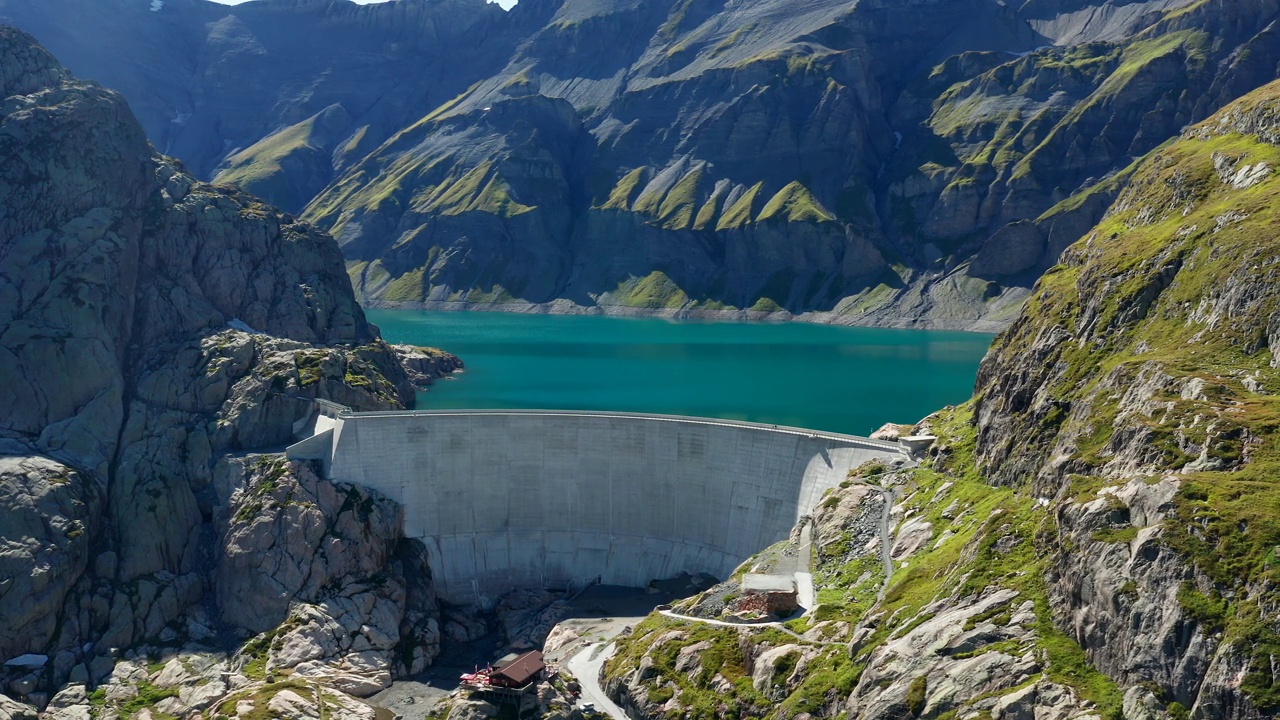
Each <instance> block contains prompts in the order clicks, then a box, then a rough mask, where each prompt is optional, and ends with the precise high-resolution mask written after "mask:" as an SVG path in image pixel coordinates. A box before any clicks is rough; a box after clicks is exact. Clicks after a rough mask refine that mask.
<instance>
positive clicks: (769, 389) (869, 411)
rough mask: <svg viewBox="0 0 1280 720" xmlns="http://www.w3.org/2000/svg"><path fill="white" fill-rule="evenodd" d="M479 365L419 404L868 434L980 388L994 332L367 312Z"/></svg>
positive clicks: (393, 331) (391, 335)
mask: <svg viewBox="0 0 1280 720" xmlns="http://www.w3.org/2000/svg"><path fill="white" fill-rule="evenodd" d="M366 312H367V314H368V316H369V319H370V320H371V321H372V322H374V323H375V324H377V325H378V326H379V327H380V328H381V329H382V334H383V337H385V338H386V339H387V340H388V341H390V342H393V343H411V344H415V345H430V346H434V347H439V348H443V349H445V350H448V351H449V352H452V353H454V354H456V355H458V356H459V357H461V358H462V360H463V362H464V363H465V364H466V371H465V372H463V373H461V374H458V375H456V376H454V377H453V378H450V379H447V380H440V381H437V382H436V384H435V385H433V386H432V387H431V390H430V391H429V392H426V393H422V394H420V395H419V396H418V407H419V408H421V409H426V410H442V409H458V408H472V409H492V408H509V409H544V410H617V411H632V412H648V413H663V414H670V415H694V416H700V417H713V418H725V419H733V420H750V421H753V422H762V423H772V424H778V425H792V426H796V427H804V428H813V429H817V430H828V431H833V432H843V433H851V434H857V435H865V434H867V433H870V432H872V431H874V430H875V429H876V428H878V427H879V426H880V425H882V424H884V423H886V422H901V423H910V422H915V421H916V420H919V419H920V418H922V417H924V416H925V415H927V414H929V413H931V412H933V411H934V410H937V409H939V408H941V407H943V406H945V405H950V404H955V403H958V402H963V401H964V400H966V399H968V398H969V396H970V395H971V394H972V391H973V381H974V377H975V376H976V374H977V370H978V363H979V362H980V361H981V360H982V356H983V354H984V353H986V351H987V347H988V346H989V345H990V344H991V340H992V337H993V336H991V335H982V334H976V333H963V332H942V331H931V330H884V329H878V328H850V327H835V326H830V325H810V324H803V323H736V322H706V321H696V320H687V321H686V320H682V321H671V320H663V319H648V318H645V319H636V318H617V317H603V316H597V315H589V316H584V315H524V314H514V313H490V312H424V311H416V310H367V311H366Z"/></svg>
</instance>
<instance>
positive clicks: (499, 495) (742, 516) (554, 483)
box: [288, 402, 908, 607]
mask: <svg viewBox="0 0 1280 720" xmlns="http://www.w3.org/2000/svg"><path fill="white" fill-rule="evenodd" d="M318 406H319V408H320V409H319V416H318V417H317V418H316V421H315V430H314V434H313V435H311V436H310V437H308V438H306V439H305V440H302V441H300V442H298V443H296V444H294V445H292V446H290V448H289V450H288V456H289V457H290V458H292V459H298V460H304V459H305V460H315V461H319V462H320V463H321V464H322V466H323V469H324V474H325V476H326V477H328V478H329V479H331V480H333V481H337V482H347V483H352V484H355V485H359V486H362V487H367V488H371V489H373V490H376V491H377V492H379V493H381V494H383V495H385V496H387V497H389V498H391V499H393V500H396V501H397V502H399V503H400V504H401V505H402V506H403V508H404V533H405V536H406V537H410V538H417V539H419V540H421V541H422V542H423V544H424V545H425V546H426V548H427V551H428V554H429V556H430V561H431V567H432V571H433V575H434V579H435V584H436V589H437V592H438V593H439V595H440V597H441V599H443V600H445V601H448V602H451V603H456V604H476V605H479V606H481V607H491V606H492V604H493V603H494V602H495V601H496V600H497V599H498V598H499V597H501V596H502V595H503V594H504V593H506V592H508V591H510V590H512V589H515V588H521V587H542V588H563V589H576V588H581V587H584V586H585V585H587V584H589V583H591V582H593V581H596V580H599V581H600V582H603V583H605V584H611V585H625V586H631V587H645V586H646V585H648V583H649V581H650V580H653V579H655V578H667V577H672V576H674V575H677V574H679V573H681V572H688V573H691V574H696V573H707V574H710V575H713V576H715V577H717V578H724V577H728V576H729V575H730V574H731V573H732V572H733V570H734V568H736V567H737V566H738V565H739V564H741V563H742V562H743V561H744V560H746V559H747V558H749V557H751V556H752V555H754V554H755V553H757V552H759V551H760V550H763V549H764V548H766V547H768V546H769V545H772V544H773V543H775V542H778V541H780V540H783V539H785V538H786V537H787V536H788V534H789V533H790V532H791V528H792V527H793V526H794V525H795V524H796V522H797V521H798V520H799V519H800V518H801V517H803V516H804V515H806V514H808V513H809V512H811V511H812V510H813V508H814V507H815V505H816V504H817V503H818V502H819V501H820V500H821V498H822V496H823V494H824V493H825V492H827V491H828V490H830V489H831V488H834V487H836V486H838V485H839V484H840V483H841V482H843V481H844V480H845V479H846V478H847V477H848V474H849V471H850V470H851V469H853V468H855V467H857V466H859V465H861V464H862V463H865V462H867V461H869V460H877V459H878V460H882V461H885V462H889V463H892V462H895V461H901V460H906V459H907V457H908V456H907V453H906V452H905V451H904V450H903V448H902V447H900V446H899V445H898V444H896V443H890V442H882V441H876V440H870V439H867V438H862V437H857V436H852V435H838V434H834V433H826V432H820V431H816V430H805V429H801V428H789V427H778V426H772V425H760V424H755V423H747V422H735V421H728V420H714V419H705V418H689V417H677V416H665V415H637V414H627V413H608V412H572V411H531V410H512V411H506V410H475V411H456V410H451V411H389V412H368V413H362V412H352V411H351V410H349V409H347V408H344V407H342V406H339V405H334V404H332V403H325V402H321V403H318Z"/></svg>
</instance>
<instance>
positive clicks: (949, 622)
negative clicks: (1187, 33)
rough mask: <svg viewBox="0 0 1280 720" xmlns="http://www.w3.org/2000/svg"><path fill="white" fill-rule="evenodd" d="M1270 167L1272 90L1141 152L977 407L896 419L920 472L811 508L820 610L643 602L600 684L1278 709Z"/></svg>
mask: <svg viewBox="0 0 1280 720" xmlns="http://www.w3.org/2000/svg"><path fill="white" fill-rule="evenodd" d="M1277 167H1280V85H1278V84H1271V85H1267V86H1265V87H1264V88H1262V89H1260V90H1258V91H1255V92H1253V93H1251V94H1249V95H1247V96H1245V98H1243V99H1242V100H1240V101H1237V102H1235V103H1232V104H1231V105H1229V106H1228V107H1227V108H1225V109H1224V110H1222V111H1220V112H1218V113H1217V114H1215V115H1213V116H1212V117H1210V118H1209V119H1208V120H1206V121H1205V122H1203V123H1201V124H1198V125H1195V126H1193V127H1191V128H1189V129H1188V130H1186V131H1185V132H1183V133H1182V134H1181V135H1180V136H1179V138H1178V139H1177V140H1176V141H1175V142H1173V143H1171V144H1168V145H1167V146H1165V147H1163V148H1162V149H1160V150H1158V151H1157V152H1155V153H1153V154H1152V155H1151V157H1149V158H1147V159H1146V160H1144V161H1143V162H1142V163H1140V164H1139V165H1137V166H1136V167H1135V168H1134V170H1133V173H1132V178H1131V180H1130V181H1128V183H1127V188H1126V189H1125V190H1124V191H1123V192H1121V193H1119V195H1118V199H1117V201H1116V202H1115V203H1114V205H1113V206H1112V207H1111V209H1110V211H1109V212H1108V213H1107V215H1106V217H1105V218H1104V219H1103V220H1102V222H1101V223H1100V224H1099V225H1098V226H1097V227H1095V228H1094V229H1093V230H1091V231H1090V232H1089V233H1088V234H1087V235H1086V237H1085V238H1084V239H1083V240H1081V241H1080V242H1078V243H1077V244H1075V245H1073V246H1072V247H1071V248H1070V249H1068V251H1067V252H1066V254H1065V256H1064V260H1063V263H1062V264H1061V265H1059V266H1056V267H1054V268H1053V269H1052V270H1050V271H1049V273H1048V274H1047V275H1046V276H1045V277H1044V278H1043V279H1042V280H1041V281H1040V283H1039V284H1038V286H1037V290H1036V292H1035V293H1034V295H1033V296H1032V297H1031V299H1030V301H1029V302H1028V303H1027V304H1026V307H1025V309H1024V311H1023V313H1022V314H1021V315H1020V316H1019V318H1018V319H1017V320H1016V321H1015V322H1014V323H1013V325H1012V327H1011V328H1010V329H1009V330H1008V331H1006V332H1005V333H1003V334H1002V335H1001V336H1000V337H999V338H998V339H997V341H996V343H995V345H994V346H993V348H992V352H991V354H990V355H989V356H988V358H987V359H986V361H985V362H984V363H983V366H982V370H981V372H980V374H979V378H978V384H977V392H976V395H975V397H974V399H973V400H972V401H971V402H970V403H968V404H966V405H964V406H961V407H959V408H949V409H947V410H945V411H942V412H941V413H938V414H937V415H935V416H931V417H930V418H928V419H926V420H925V421H924V422H923V423H922V424H921V426H920V427H918V428H917V431H920V432H931V433H935V434H936V435H937V436H938V438H939V440H938V442H937V444H936V445H935V446H934V447H933V448H932V450H931V451H930V456H929V458H928V459H927V460H926V461H925V462H923V463H922V465H921V467H920V468H917V469H910V470H898V471H889V470H888V469H887V468H883V467H875V466H872V467H865V468H862V469H861V470H860V471H859V472H858V473H856V474H855V475H853V476H851V477H850V480H849V482H848V483H846V486H845V487H844V488H842V489H841V490H839V491H836V492H834V493H833V494H831V495H830V496H829V497H828V498H827V499H826V500H825V501H824V502H823V503H822V504H821V506H820V508H819V510H818V511H817V512H815V514H814V517H813V518H812V519H811V522H812V527H813V530H812V532H813V546H814V548H815V558H814V577H815V582H816V583H817V585H818V588H819V589H818V600H819V606H818V608H817V609H816V610H815V611H814V612H812V613H810V614H809V615H808V616H806V617H805V618H803V619H801V620H796V621H792V622H788V623H786V624H785V625H782V626H778V627H772V628H750V627H743V628H731V629H726V628H723V627H715V626H710V625H706V624H700V623H697V622H688V621H683V620H677V619H672V618H670V617H663V616H653V617H651V618H649V619H647V620H646V621H645V622H644V623H643V624H641V625H640V626H638V627H637V628H636V629H635V631H634V632H633V633H632V634H631V635H630V637H629V638H627V639H626V640H625V641H624V642H623V643H621V645H620V648H619V656H618V657H617V658H615V659H614V660H613V661H611V663H610V665H609V666H608V667H607V669H606V676H607V682H608V684H609V687H610V688H611V692H612V693H613V694H614V695H615V696H616V697H617V698H619V700H620V702H623V703H624V704H626V705H627V706H629V707H630V708H632V710H633V712H635V713H636V714H637V715H638V716H642V717H655V718H656V717H670V716H672V715H673V714H674V715H680V716H687V717H707V718H711V717H724V716H737V717H777V718H800V717H835V716H847V717H854V718H994V719H997V720H999V719H1003V718H1032V717H1034V718H1086V717H1089V718H1122V717H1123V718H1129V719H1131V720H1136V719H1152V720H1155V719H1157V718H1158V719H1164V718H1170V719H1175V720H1181V719H1184V718H1203V719H1206V720H1207V719H1209V718H1214V719H1218V718H1232V719H1244V718H1266V717H1275V716H1276V714H1277V713H1278V712H1280V693H1278V692H1277V690H1278V689H1280V671H1278V670H1277V668H1278V667H1280V623H1277V618H1278V617H1280V606H1278V604H1277V603H1278V602H1280V563H1278V562H1277V552H1278V550H1277V548H1280V496H1278V495H1277V491H1276V483H1275V474H1276V473H1275V467H1274V465H1275V462H1276V458H1275V451H1276V447H1277V445H1276V441H1277V432H1280V426H1278V425H1277V421H1276V417H1277V415H1276V412H1275V407H1274V406H1275V400H1274V398H1275V395H1274V394H1273V393H1274V391H1275V387H1276V382H1277V380H1278V379H1280V376H1278V375H1277V370H1276V365H1277V362H1276V359H1275V358H1276V352H1275V346H1276V342H1277V337H1278V336H1277V327H1276V317H1278V315H1277V313H1278V311H1280V308H1278V306H1277V297H1276V284H1275V282H1274V277H1273V275H1274V272H1275V270H1274V268H1275V267H1276V266H1277V262H1278V258H1280V246H1277V245H1276V242H1275V232H1274V227H1275V222H1276V217H1275V212H1276V211H1275V207H1276V197H1277V194H1278V193H1280V180H1277V178H1276V175H1275V170H1276V168H1277ZM882 518H883V524H882ZM806 522H810V520H806ZM796 537H797V538H798V537H799V535H798V534H797V536H796ZM788 549H789V550H792V551H802V548H800V547H799V543H798V540H793V541H792V542H791V543H790V544H789V547H788ZM885 549H887V550H888V556H889V560H890V562H889V565H887V566H886V565H885V564H884V563H885V559H884V558H883V557H882V551H883V550H885ZM705 602H706V599H705V597H704V598H702V599H699V600H696V601H694V602H693V603H692V605H691V607H697V605H698V604H699V603H705Z"/></svg>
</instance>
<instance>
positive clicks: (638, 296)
mask: <svg viewBox="0 0 1280 720" xmlns="http://www.w3.org/2000/svg"><path fill="white" fill-rule="evenodd" d="M614 296H615V298H616V300H615V301H616V302H617V303H618V304H619V305H624V306H626V307H641V308H659V309H668V310H678V309H680V308H682V307H685V306H686V305H688V304H689V296H688V295H687V294H685V292H684V290H681V289H680V286H678V285H676V284H675V281H673V280H672V279H671V278H670V277H668V276H667V274H666V273H664V272H662V271H661V270H654V271H653V272H651V273H649V274H648V275H646V276H644V277H642V278H634V277H633V278H628V279H627V280H624V281H623V282H622V283H620V284H619V285H618V289H617V290H615V291H614Z"/></svg>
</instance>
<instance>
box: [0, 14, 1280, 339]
mask: <svg viewBox="0 0 1280 720" xmlns="http://www.w3.org/2000/svg"><path fill="white" fill-rule="evenodd" d="M68 3H71V4H72V5H74V0H49V2H45V3H39V4H35V3H30V2H26V1H25V0H0V17H8V18H10V19H11V20H12V21H14V22H16V23H17V24H19V25H22V26H24V27H27V28H29V29H31V30H32V31H33V32H35V33H36V34H37V35H38V36H40V37H41V38H43V39H45V40H46V41H47V42H49V43H50V44H51V46H52V47H54V48H55V49H58V50H60V51H63V49H64V48H65V51H64V52H66V53H67V55H68V58H69V62H70V63H71V65H72V67H81V68H83V70H84V71H85V72H89V73H93V74H95V77H97V78H98V79H101V80H103V81H104V82H106V83H108V84H111V85H114V86H117V87H120V88H121V89H122V90H124V92H125V93H126V94H127V95H129V96H130V97H132V98H137V100H138V104H139V106H140V107H142V115H143V118H144V124H145V126H146V127H147V128H148V132H149V134H150V135H151V137H153V138H154V139H156V141H157V144H158V145H159V146H160V147H161V148H165V149H166V151H167V152H171V153H173V154H175V155H178V156H179V157H182V158H184V159H185V160H187V161H188V162H189V163H191V164H192V165H193V166H194V167H195V168H196V169H197V171H198V173H200V174H201V175H204V176H208V177H215V176H216V178H217V179H218V180H219V181H223V182H231V183H236V184H239V185H240V186H242V187H246V188H249V189H251V190H254V191H257V192H262V193H263V194H265V195H266V196H267V197H269V198H271V199H273V200H276V201H278V202H281V203H283V204H284V205H285V206H286V207H288V208H290V209H294V210H301V209H302V207H303V206H304V205H305V206H306V211H305V217H306V218H308V219H310V220H313V221H315V222H316V223H317V224H320V225H321V226H322V227H324V228H326V229H329V230H330V231H332V232H333V233H334V235H335V236H336V237H337V238H338V240H339V242H340V244H341V245H342V246H343V252H344V254H345V256H346V258H347V261H348V268H349V271H350V273H351V277H352V279H353V281H354V283H355V286H356V290H357V293H358V294H359V295H360V296H361V297H362V299H364V300H366V301H370V302H379V303H389V304H394V303H406V304H411V305H418V304H423V303H425V304H428V305H437V304H448V305H450V306H453V305H457V304H463V305H466V304H468V303H474V304H478V305H480V306H490V307H492V306H493V305H494V304H495V303H497V304H504V305H506V306H509V307H528V306H530V305H540V304H549V306H551V307H559V308H562V309H568V308H570V307H572V306H602V307H606V308H642V309H647V310H650V311H653V310H659V311H667V312H690V311H692V312H699V311H703V312H722V311H739V312H740V311H745V310H748V309H754V310H755V311H758V312H772V311H778V310H786V311H788V312H791V313H809V314H808V315H807V317H809V318H812V319H826V320H838V321H841V322H862V323H877V324H916V323H924V324H933V325H947V326H957V327H993V326H999V325H1002V324H1003V323H1005V322H1006V321H1007V320H1008V318H1010V317H1011V314H1012V313H1013V312H1015V311H1016V308H1017V306H1018V304H1019V303H1020V302H1021V301H1022V299H1024V298H1025V296H1026V294H1027V292H1028V290H1029V288H1030V286H1031V284H1032V283H1033V282H1034V280H1035V279H1036V278H1037V277H1038V276H1039V275H1040V273H1042V272H1043V271H1044V270H1045V269H1047V268H1048V267H1049V266H1051V265H1053V264H1054V262H1056V259H1057V257H1058V254H1059V253H1060V252H1061V250H1062V249H1063V248H1064V247H1066V246H1067V245H1068V244H1070V243H1071V242H1074V241H1075V240H1076V239H1078V238H1079V237H1080V235H1081V234H1082V233H1083V232H1085V231H1086V230H1087V229H1088V228H1090V227H1092V225H1093V224H1094V223H1095V222H1096V221H1097V220H1098V218H1099V217H1100V215H1101V213H1102V212H1103V211H1104V210H1105V208H1106V207H1107V205H1108V204H1109V203H1110V201H1111V200H1113V199H1114V197H1115V194H1116V192H1118V190H1119V189H1120V188H1122V187H1123V184H1124V181H1125V179H1126V178H1127V173H1126V172H1125V168H1126V167H1128V166H1129V165H1130V164H1131V163H1132V162H1133V161H1134V160H1135V159H1137V158H1139V157H1141V156H1143V155H1145V154H1146V153H1148V152H1150V151H1152V150H1153V149H1155V148H1156V147H1157V146H1159V145H1160V144H1161V143H1163V142H1165V141H1166V140H1168V139H1169V138H1171V137H1173V136H1174V135H1176V134H1177V132H1179V130H1180V129H1181V128H1182V127H1183V126H1185V125H1186V124H1188V123H1191V122H1195V121H1197V120H1200V119H1202V118H1204V117H1206V116H1207V115H1208V114H1209V113H1211V112H1213V111H1214V110H1215V109H1217V108H1218V107H1221V106H1222V105H1223V104H1224V103H1226V102H1228V101H1230V100H1231V99H1233V98H1235V97H1238V96H1239V95H1241V94H1243V93H1244V92H1247V91H1249V90H1250V89H1253V88H1255V87H1258V86H1259V85H1261V84H1263V83H1265V82H1268V81H1270V80H1271V79H1273V78H1274V76H1275V67H1276V65H1277V60H1278V59H1280V45H1278V41H1277V38H1276V36H1275V33H1274V31H1273V28H1272V25H1273V23H1274V21H1275V20H1276V19H1277V17H1280V7H1278V6H1277V3H1276V2H1275V1H1274V0H1236V1H1227V0H1144V1H1141V2H1127V3H1116V2H1114V1H1113V0H1046V1H1041V0H1028V1H1027V2H1024V3H1022V4H1021V5H1018V6H1016V7H1014V6H1009V5H1007V4H1005V3H1001V2H996V1H995V0H913V1H912V2H906V3H904V2H892V3H890V2H881V1H880V0H858V1H856V2H855V1H851V0H824V1H823V2H807V3H799V4H797V3H786V2H772V1H768V2H738V1H727V0H670V1H664V2H658V3H651V2H621V3H602V2H593V1H591V0H564V1H561V0H526V2H522V3H520V4H519V5H517V6H516V8H515V9H514V10H513V11H511V12H510V13H505V14H504V13H503V12H502V11H500V10H497V9H496V8H494V7H491V6H486V5H485V4H483V3H481V2H480V1H479V0H400V1H399V2H394V3H386V4H381V5H370V6H357V5H354V4H349V3H343V2H335V3H330V2H309V1H304V0H262V1H260V2H254V3H248V4H245V5H242V6H235V7H230V8H228V7H225V6H215V5H213V4H211V3H208V2H205V1H204V0H172V1H171V2H166V3H164V4H163V6H162V7H160V8H159V9H158V10H157V11H155V12H152V11H151V10H150V9H149V6H148V5H147V4H146V3H145V2H144V0H108V2H104V3H101V4H100V5H101V7H100V8H99V7H97V5H95V9H94V10H93V11H91V12H90V13H89V14H88V16H87V17H84V18H83V19H82V17H81V16H79V15H77V14H76V13H70V14H68V13H67V12H64V11H66V10H70V9H74V8H71V6H70V5H68ZM68 18H70V19H68ZM104 27H105V28H110V29H111V31H110V32H99V30H100V29H101V28H104ZM286 28H287V29H286ZM100 37H103V38H106V37H109V38H117V39H116V40H103V39H98V38H100Z"/></svg>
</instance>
